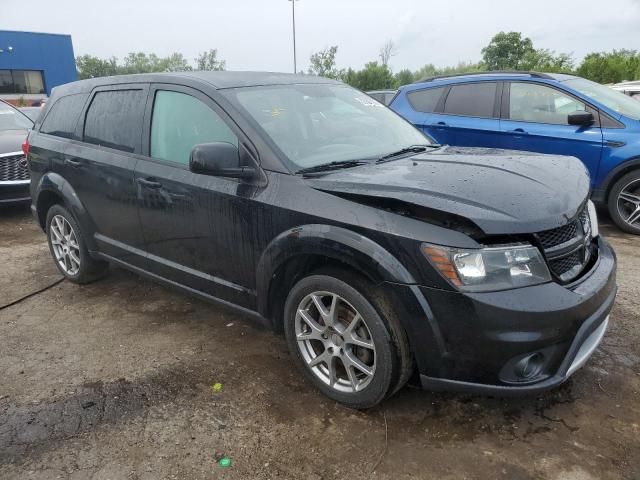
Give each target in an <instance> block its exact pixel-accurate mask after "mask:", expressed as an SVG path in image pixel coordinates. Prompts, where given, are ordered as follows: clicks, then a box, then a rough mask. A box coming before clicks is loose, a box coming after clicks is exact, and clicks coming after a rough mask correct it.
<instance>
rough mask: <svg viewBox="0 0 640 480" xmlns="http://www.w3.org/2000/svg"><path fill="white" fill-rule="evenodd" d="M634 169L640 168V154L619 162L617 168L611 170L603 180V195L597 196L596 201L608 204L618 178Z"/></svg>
mask: <svg viewBox="0 0 640 480" xmlns="http://www.w3.org/2000/svg"><path fill="white" fill-rule="evenodd" d="M634 170H640V156H639V157H632V158H630V159H628V160H625V161H624V162H622V163H620V164H618V166H616V168H614V169H613V170H611V172H609V174H608V175H607V176H606V177H605V179H604V181H603V182H602V185H603V187H602V188H601V189H600V192H602V193H601V195H600V196H598V197H596V198H595V199H594V201H597V202H598V203H601V204H603V205H606V204H607V202H608V201H609V194H610V193H611V190H612V189H613V186H614V185H615V184H616V182H617V181H618V180H620V179H621V178H622V177H624V176H625V175H626V174H628V173H631V172H633V171H634Z"/></svg>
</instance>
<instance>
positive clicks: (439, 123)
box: [433, 122, 447, 127]
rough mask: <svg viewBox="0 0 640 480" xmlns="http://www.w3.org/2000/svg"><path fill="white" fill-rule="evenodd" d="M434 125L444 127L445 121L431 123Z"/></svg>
mask: <svg viewBox="0 0 640 480" xmlns="http://www.w3.org/2000/svg"><path fill="white" fill-rule="evenodd" d="M433 126H434V127H446V126H447V122H438V123H434V124H433Z"/></svg>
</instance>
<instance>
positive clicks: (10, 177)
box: [0, 152, 29, 185]
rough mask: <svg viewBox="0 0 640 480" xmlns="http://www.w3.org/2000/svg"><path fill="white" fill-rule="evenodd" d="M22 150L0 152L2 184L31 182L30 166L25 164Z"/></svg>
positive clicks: (0, 179) (0, 183)
mask: <svg viewBox="0 0 640 480" xmlns="http://www.w3.org/2000/svg"><path fill="white" fill-rule="evenodd" d="M25 159H26V158H25V155H24V153H22V152H9V153H1V154H0V185H22V184H27V183H29V168H28V166H26V165H23V164H22V162H23V160H25Z"/></svg>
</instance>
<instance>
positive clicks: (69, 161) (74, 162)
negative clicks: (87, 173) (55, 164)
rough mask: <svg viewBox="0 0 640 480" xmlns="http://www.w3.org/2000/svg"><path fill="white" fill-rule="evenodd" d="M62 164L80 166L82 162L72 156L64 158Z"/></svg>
mask: <svg viewBox="0 0 640 480" xmlns="http://www.w3.org/2000/svg"><path fill="white" fill-rule="evenodd" d="M64 164H65V165H69V166H70V167H73V168H78V167H81V166H82V162H81V161H80V160H74V159H72V158H65V159H64Z"/></svg>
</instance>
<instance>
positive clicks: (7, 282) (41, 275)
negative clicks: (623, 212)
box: [0, 208, 640, 480]
mask: <svg viewBox="0 0 640 480" xmlns="http://www.w3.org/2000/svg"><path fill="white" fill-rule="evenodd" d="M603 230H604V233H605V235H606V236H607V237H608V238H609V239H610V241H611V242H612V243H613V245H614V246H615V249H616V251H617V253H618V258H619V276H618V282H619V287H620V290H619V294H618V300H617V303H616V306H615V308H614V311H613V314H612V317H611V327H610V330H609V332H608V334H607V335H606V336H605V338H604V341H603V343H602V345H601V347H600V348H599V349H598V351H596V353H595V354H594V356H593V357H592V359H591V361H590V362H589V363H588V364H587V366H586V367H585V368H583V369H582V370H581V371H580V372H578V373H577V374H576V375H575V376H574V377H573V378H572V379H571V380H570V381H569V382H568V383H567V384H566V385H565V386H563V387H561V388H560V389H557V390H555V391H552V392H550V393H546V394H544V395H540V396H537V397H530V398H520V399H508V400H507V399H494V398H487V397H476V396H468V395H456V394H434V393H429V392H423V391H420V390H418V389H415V388H405V389H404V390H402V391H401V392H400V393H399V394H398V395H396V396H395V397H393V398H392V399H390V400H388V401H386V402H385V403H383V404H382V405H381V406H379V407H377V408H376V409H373V410H370V411H367V412H358V411H352V410H348V409H346V408H343V407H341V406H339V405H337V404H335V403H334V402H331V401H329V400H328V399H326V398H325V397H323V396H322V395H320V394H319V393H318V392H317V391H316V390H314V388H313V387H312V386H311V385H310V384H309V383H307V382H306V381H304V380H303V379H301V377H300V376H299V375H298V373H297V370H296V369H295V368H294V366H293V365H292V362H291V359H290V358H289V355H288V353H287V349H286V345H285V341H284V339H283V338H281V337H279V336H277V335H274V334H272V333H270V332H268V331H264V330H260V329H259V328H257V327H256V325H254V324H253V323H252V321H251V320H249V319H246V318H243V317H242V316H240V315H237V314H235V313H229V312H228V311H226V310H223V309H221V308H219V307H217V306H213V305H210V304H207V303H204V302H201V301H199V300H194V299H193V298H190V297H188V296H185V295H184V294H182V293H180V292H176V291H173V290H170V289H167V288H164V287H161V286H159V285H156V284H154V283H152V282H150V281H147V280H143V279H141V278H139V277H137V276H135V275H133V274H130V273H128V272H125V271H122V270H119V269H112V271H111V274H110V275H109V276H108V277H107V278H105V279H104V280H101V281H99V282H96V283H94V284H91V285H88V286H82V287H79V286H76V285H73V284H71V283H69V282H62V283H60V284H58V285H56V286H54V287H53V288H50V289H48V290H46V291H45V292H43V293H41V294H38V295H35V296H33V297H31V298H29V299H28V300H25V301H23V302H21V303H19V304H17V305H15V306H12V307H9V308H5V309H2V310H0V375H1V376H0V478H1V479H58V478H61V479H94V480H98V479H163V478H168V479H174V478H175V479H200V478H202V479H217V478H224V479H270V478H282V479H314V480H320V479H324V480H329V479H343V478H348V479H361V478H362V479H368V478H372V479H378V478H379V479H383V478H388V479H394V480H400V479H408V478H428V479H431V478H433V479H443V480H444V479H510V480H525V479H562V480H591V479H640V401H639V400H640V395H639V392H640V323H639V319H640V255H638V250H639V247H640V238H634V237H632V236H630V235H625V234H622V233H620V232H619V231H618V230H616V229H615V228H614V227H611V226H604V227H603ZM57 278H59V276H58V273H57V271H56V270H55V267H54V265H53V262H52V260H51V258H50V256H49V252H48V249H47V245H46V240H45V237H44V235H43V234H42V232H41V231H40V230H39V229H38V227H37V226H36V225H35V224H34V223H33V222H32V220H31V218H30V215H29V212H28V209H26V208H12V209H2V210H0V306H2V305H4V304H6V303H8V302H10V301H12V300H14V299H16V298H19V297H21V296H22V295H25V294H27V293H30V292H33V291H36V290H38V289H39V288H42V287H44V286H46V285H49V284H50V283H52V282H54V281H55V280H56V279H57ZM214 383H221V384H222V390H221V391H219V392H215V391H214V390H213V388H212V385H213V384H214ZM223 455H226V456H228V457H229V458H231V460H232V462H233V464H232V466H231V467H229V468H226V469H225V468H222V467H220V466H219V465H218V464H217V463H216V460H217V459H219V458H220V457H221V456H223ZM374 469H375V470H374Z"/></svg>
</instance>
